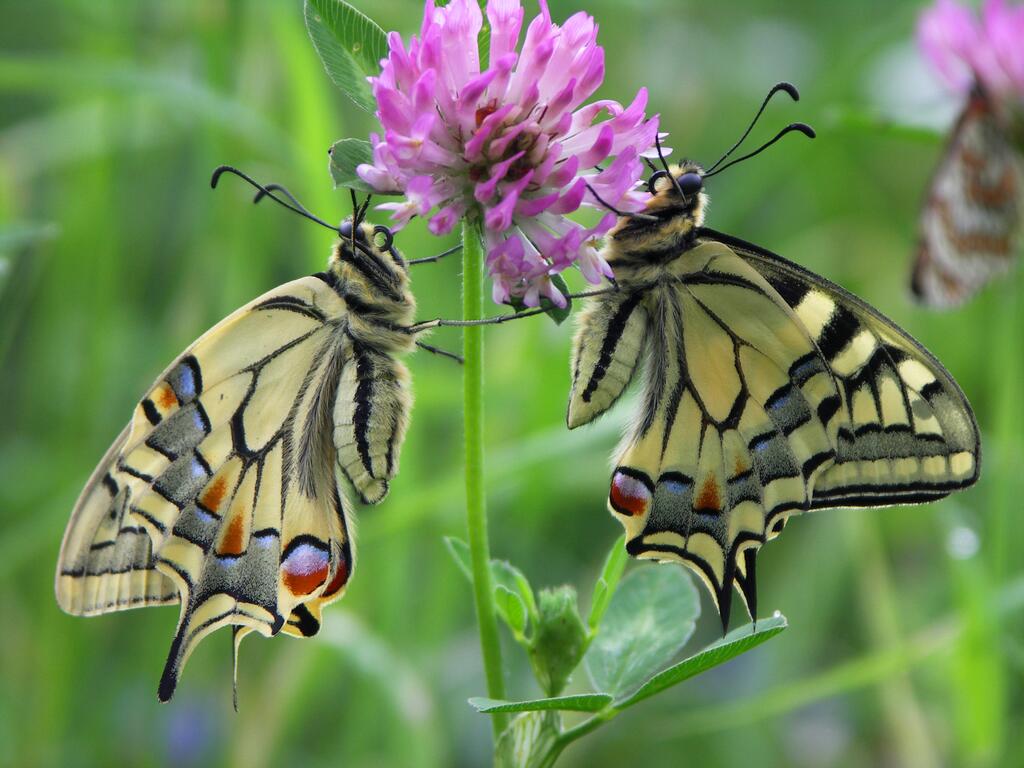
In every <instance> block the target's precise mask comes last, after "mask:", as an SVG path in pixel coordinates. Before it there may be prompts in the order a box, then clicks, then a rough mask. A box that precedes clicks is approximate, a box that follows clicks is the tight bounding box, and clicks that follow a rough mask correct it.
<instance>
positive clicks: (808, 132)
mask: <svg viewBox="0 0 1024 768" xmlns="http://www.w3.org/2000/svg"><path fill="white" fill-rule="evenodd" d="M793 131H796V132H798V133H802V134H803V135H804V136H806V137H807V138H809V139H813V138H814V137H815V136H817V134H816V133H815V132H814V129H813V128H811V126H809V125H807V123H790V124H789V125H787V126H786V127H785V128H783V129H782V130H781V131H779V132H778V133H777V134H775V136H774V137H773V138H772V139H771V140H770V141H766V142H765V143H764V144H762V145H761V146H760V147H758V148H757V149H755V150H754V151H753V152H748V153H747V154H745V155H743V156H742V157H737V158H736V159H735V160H731V161H729V162H728V163H726V164H725V165H723V166H722V167H721V168H719V169H718V170H717V171H712V172H711V173H705V174H704V178H705V179H707V178H710V177H711V176H714V175H715V174H716V173H721V172H722V171H724V170H725V169H726V168H730V167H732V166H734V165H736V163H742V162H743V161H744V160H749V159H750V158H752V157H753V156H754V155H759V154H761V153H762V152H764V151H765V150H766V149H768V147H770V146H771V145H772V144H774V143H775V142H777V141H778V140H779V139H781V138H782V137H783V136H785V135H786V134H787V133H792V132H793Z"/></svg>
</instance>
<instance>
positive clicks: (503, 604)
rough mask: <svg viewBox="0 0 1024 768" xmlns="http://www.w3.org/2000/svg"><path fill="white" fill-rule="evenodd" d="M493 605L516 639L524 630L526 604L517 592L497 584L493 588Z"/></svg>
mask: <svg viewBox="0 0 1024 768" xmlns="http://www.w3.org/2000/svg"><path fill="white" fill-rule="evenodd" d="M494 607H495V608H496V609H497V611H498V615H499V616H501V618H502V619H503V620H504V621H505V623H506V624H508V628H509V629H511V630H512V634H513V635H515V636H516V639H517V640H518V639H519V638H521V637H522V636H523V632H525V631H526V606H525V605H523V600H522V598H520V597H519V595H518V593H516V592H513V591H512V590H510V589H509V588H508V587H505V586H502V585H501V584H499V585H498V586H496V587H495V588H494Z"/></svg>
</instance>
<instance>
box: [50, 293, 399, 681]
mask: <svg viewBox="0 0 1024 768" xmlns="http://www.w3.org/2000/svg"><path fill="white" fill-rule="evenodd" d="M346 311H347V310H346V307H345V304H344V302H343V301H342V299H341V297H340V296H339V295H338V294H337V293H336V292H335V291H334V290H333V288H332V287H331V285H330V284H329V281H326V280H324V279H320V278H319V277H308V278H303V279H300V280H296V281H294V282H292V283H288V284H286V285H283V286H281V287H279V288H277V289H275V290H273V291H271V292H269V293H267V294H265V295H264V296H262V297H260V298H259V299H257V300H255V301H254V302H252V303H250V304H249V305H247V306H246V307H244V308H242V309H240V310H238V311H237V312H235V313H234V314H232V315H231V316H229V317H228V318H226V319H225V320H223V321H222V322H221V323H219V324H218V325H217V326H215V327H214V328H213V329H211V330H210V331H208V332H207V333H206V334H204V335H203V336H202V337H201V338H200V339H199V340H198V341H197V342H196V343H195V344H193V345H192V346H191V347H190V348H189V349H188V350H187V351H186V352H185V353H184V354H183V355H182V357H180V358H179V359H178V360H177V361H176V362H175V363H174V364H173V365H172V366H171V367H170V368H169V369H168V370H167V371H165V373H164V374H163V375H162V376H161V377H160V378H159V379H158V381H157V383H156V384H155V385H154V386H153V388H152V389H151V390H150V391H149V393H148V394H147V395H146V397H145V398H143V400H142V402H141V403H140V404H139V406H138V408H137V409H136V412H135V416H134V418H133V420H132V423H131V424H130V425H129V427H128V428H127V429H126V430H125V433H123V434H122V436H121V437H120V438H119V439H118V441H117V442H115V444H114V446H112V448H111V450H110V451H109V452H108V454H107V456H106V457H105V459H104V461H103V463H102V464H101V466H100V467H99V468H98V469H97V471H96V473H95V474H94V476H93V479H92V480H91V481H90V483H89V485H88V486H87V487H86V489H85V491H84V492H83V494H82V497H81V498H80V500H79V502H78V504H77V505H76V509H75V512H74V513H73V516H72V521H71V523H70V525H69V528H68V533H67V535H66V537H65V544H64V547H63V549H62V552H61V557H60V565H59V568H58V577H57V581H58V585H57V595H58V601H59V602H60V604H61V606H62V607H63V608H64V609H65V610H67V611H69V612H71V613H101V612H105V611H107V610H117V609H119V608H124V607H130V606H131V605H134V604H147V603H154V602H174V601H178V600H180V602H181V604H182V609H181V617H180V620H179V624H178V631H177V634H176V636H175V639H174V642H173V644H172V648H171V651H170V654H169V657H168V661H167V666H166V669H165V672H164V676H163V678H162V680H161V685H160V697H161V698H162V699H167V698H169V697H170V695H171V693H173V690H174V686H175V684H176V682H177V678H178V675H179V673H180V670H181V667H182V665H183V664H184V662H185V660H186V659H187V657H188V655H189V653H190V652H191V651H192V649H193V648H194V647H195V645H196V643H198V641H199V640H201V639H202V638H203V637H204V636H205V635H207V634H208V633H209V632H211V631H213V630H214V629H216V628H218V627H221V626H224V625H228V624H233V625H236V626H239V627H241V628H242V631H241V632H240V633H239V636H244V634H246V633H247V632H248V631H258V632H260V633H261V634H264V635H268V636H269V635H272V634H275V633H277V632H278V631H284V632H287V633H290V634H295V635H299V636H306V635H309V634H313V633H314V632H315V631H316V630H317V629H318V628H319V614H320V609H321V607H322V605H323V604H325V603H326V602H329V601H330V600H333V599H336V598H337V597H338V596H339V595H340V594H341V592H342V591H343V588H344V586H345V583H346V582H347V580H348V577H349V576H350V574H351V571H352V567H353V561H352V557H353V553H352V543H351V537H350V534H349V522H348V504H347V502H346V501H345V499H344V497H343V495H342V493H341V491H340V489H339V488H338V485H337V482H336V479H335V473H334V466H335V462H336V458H335V457H336V449H335V445H334V440H333V435H332V425H333V423H334V414H335V411H336V410H337V409H338V407H339V406H338V404H337V403H336V399H337V398H338V397H339V392H340V390H341V388H340V382H341V381H342V379H343V378H344V377H345V375H346V374H345V372H346V370H348V369H349V368H351V367H352V365H353V363H352V360H353V355H352V337H351V336H350V335H349V334H348V333H347V332H346V331H347V327H348V323H347V318H346ZM367 405H368V407H370V408H371V409H372V408H373V407H375V405H376V403H375V400H374V398H373V397H372V395H371V396H370V397H369V398H368V399H367ZM391 407H392V409H394V408H396V407H397V408H398V409H401V405H399V406H391ZM404 418H405V414H402V415H401V416H400V417H399V420H400V421H402V422H403V423H404ZM399 438H400V436H399ZM397 448H398V445H397V443H396V444H395V445H393V449H394V450H395V451H397ZM385 475H386V473H385ZM381 495H382V494H381ZM139 532H143V533H144V534H145V535H144V536H142V535H140V533H139ZM109 542H113V544H110V543H109ZM105 550H110V551H111V552H112V553H116V555H117V558H118V563H119V567H120V568H121V569H122V570H123V574H122V575H120V576H118V577H116V578H115V577H113V576H110V575H107V576H101V575H97V574H98V572H99V571H102V570H103V568H105V567H108V566H107V560H108V559H109V558H106V559H105V557H106V556H104V555H103V554H102V553H103V552H104V551H105ZM169 587H170V588H169Z"/></svg>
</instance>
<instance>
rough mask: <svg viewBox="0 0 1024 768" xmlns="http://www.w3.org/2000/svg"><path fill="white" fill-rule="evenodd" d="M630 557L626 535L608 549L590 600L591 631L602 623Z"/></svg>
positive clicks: (588, 622) (588, 619)
mask: <svg viewBox="0 0 1024 768" xmlns="http://www.w3.org/2000/svg"><path fill="white" fill-rule="evenodd" d="M628 559H629V558H628V556H627V553H626V537H625V535H622V536H619V538H617V539H616V540H615V543H614V544H612V548H611V549H610V550H608V557H606V558H605V561H604V568H602V569H601V575H600V576H599V577H598V579H597V583H596V584H594V595H593V597H592V598H591V600H590V616H589V617H588V618H587V625H588V626H589V627H590V629H591V631H593V630H596V629H597V627H598V625H599V624H600V623H601V617H602V616H604V612H605V611H606V610H607V609H608V603H609V602H610V601H611V599H612V595H614V594H615V589H616V587H618V585H619V579H621V578H622V573H623V571H625V569H626V561H627V560H628Z"/></svg>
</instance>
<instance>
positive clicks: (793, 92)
mask: <svg viewBox="0 0 1024 768" xmlns="http://www.w3.org/2000/svg"><path fill="white" fill-rule="evenodd" d="M779 91H785V92H786V93H788V94H789V96H790V97H791V98H792V99H793V101H800V91H798V90H797V89H796V86H795V85H793V84H792V83H785V82H783V83H776V84H775V85H773V86H772V89H771V90H770V91H768V95H767V96H765V97H764V101H762V102H761V108H760V109H759V110H757V114H756V115H754V119H753V120H751V121H750V125H748V126H747V130H745V131H744V132H743V135H742V136H740V138H739V140H738V141H737V142H736V143H735V144H733V145H732V146H731V147H729V151H728V152H726V153H725V154H724V155H722V156H721V157H720V158H718V161H717V162H716V163H715V164H714V165H712V166H711V167H710V168H708V169H707V171H706V172H705V174H704V175H705V176H709V175H710V174H711V172H712V171H713V170H715V168H717V167H718V166H719V165H721V164H722V162H723V161H725V160H726V159H727V158H728V157H729V155H731V154H732V153H733V152H735V151H736V150H737V149H739V146H740V144H742V143H743V142H744V141H745V140H746V138H747V136H749V135H750V132H751V131H752V130H754V126H755V125H757V121H758V120H759V119H760V118H761V115H762V114H764V110H765V108H766V107H767V106H768V102H769V101H771V100H772V96H774V95H775V94H776V93H778V92H779Z"/></svg>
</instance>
